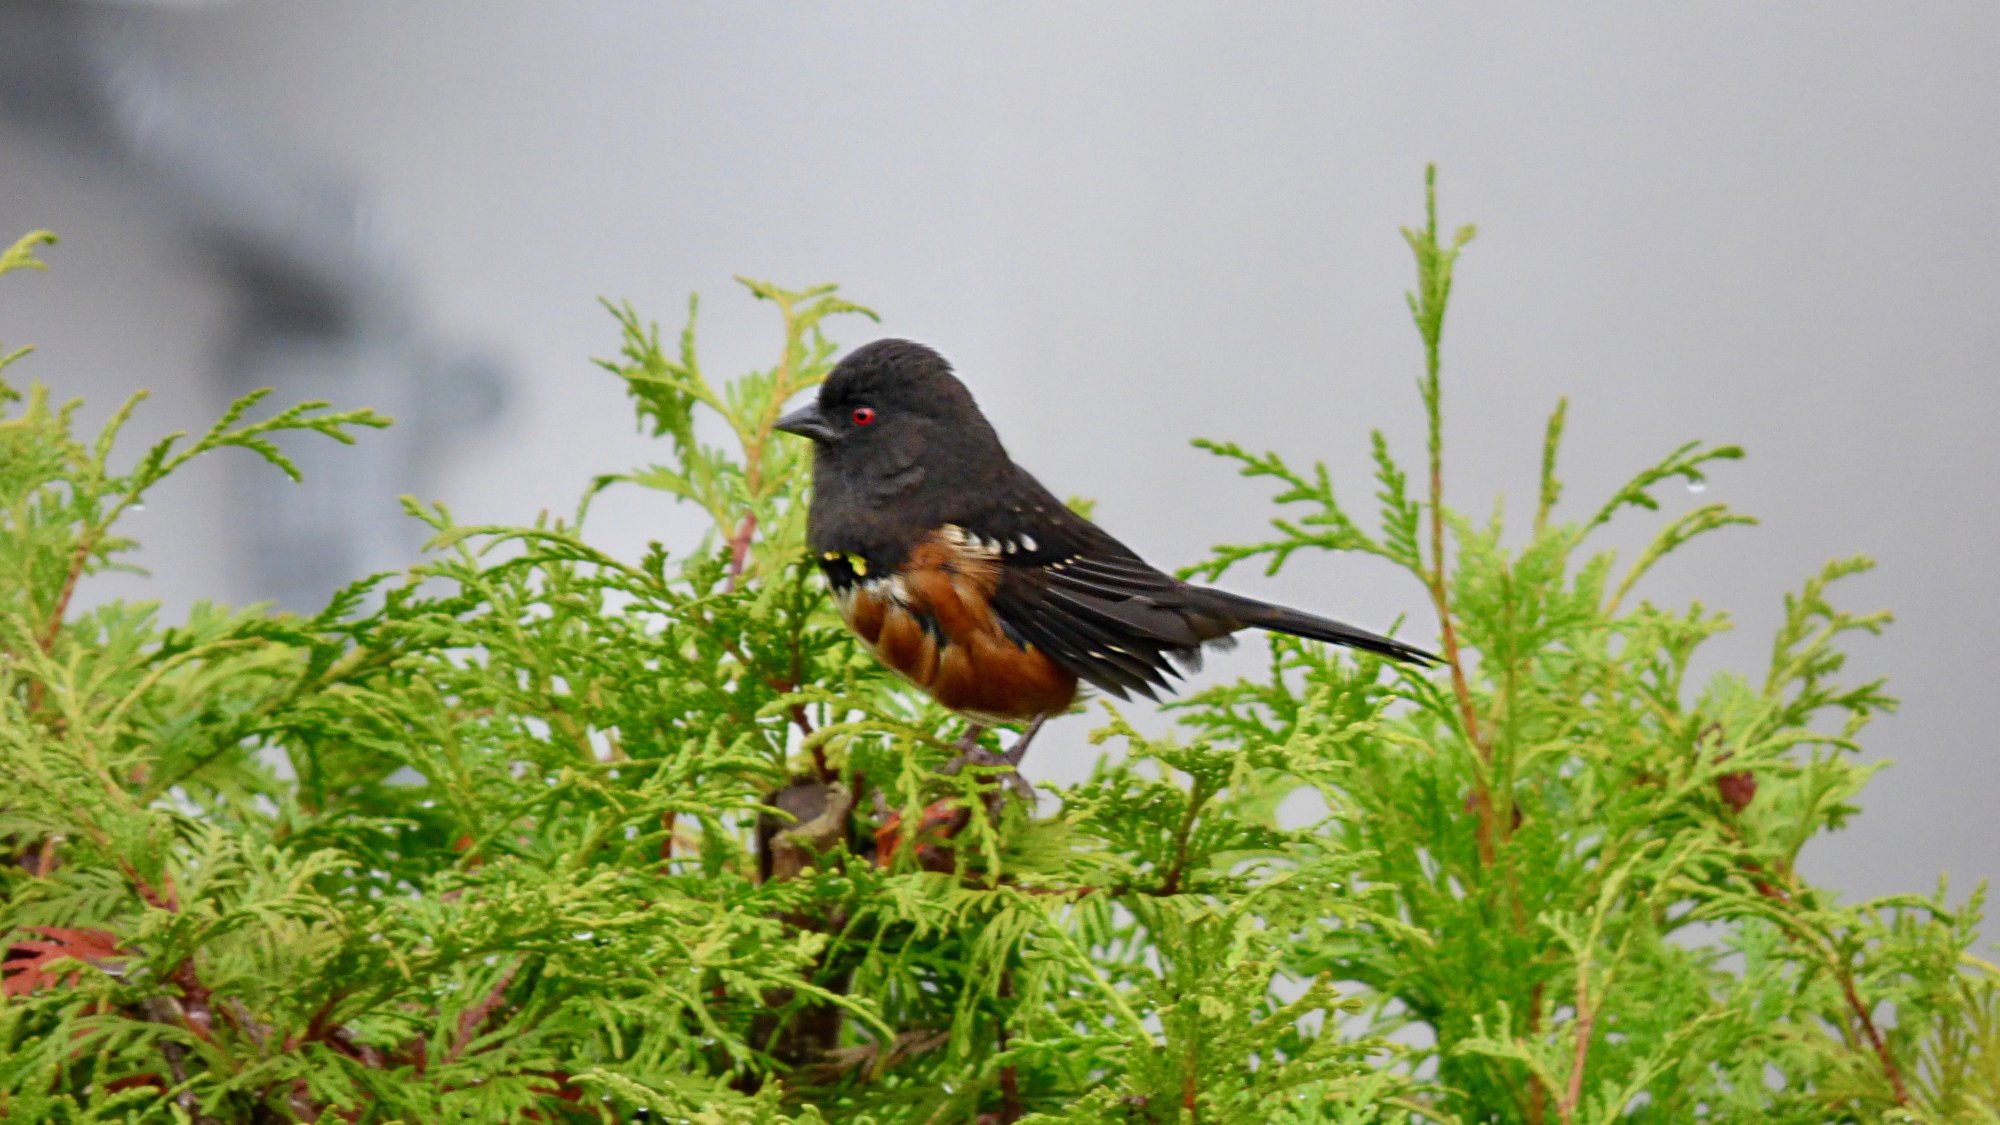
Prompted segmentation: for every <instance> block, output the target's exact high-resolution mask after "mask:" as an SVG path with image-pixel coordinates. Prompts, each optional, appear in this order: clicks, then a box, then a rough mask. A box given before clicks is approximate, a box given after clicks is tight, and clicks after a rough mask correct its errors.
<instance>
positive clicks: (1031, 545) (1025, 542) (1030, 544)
mask: <svg viewBox="0 0 2000 1125" xmlns="http://www.w3.org/2000/svg"><path fill="white" fill-rule="evenodd" d="M1011 549H1012V548H1009V550H1011ZM1021 549H1022V550H1023V551H1030V552H1032V551H1033V550H1034V549H1035V537H1034V536H1032V535H1023V536H1021Z"/></svg>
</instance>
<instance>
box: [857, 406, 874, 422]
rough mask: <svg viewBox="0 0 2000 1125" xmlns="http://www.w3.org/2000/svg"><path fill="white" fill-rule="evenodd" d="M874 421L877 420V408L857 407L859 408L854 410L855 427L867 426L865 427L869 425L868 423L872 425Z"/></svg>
mask: <svg viewBox="0 0 2000 1125" xmlns="http://www.w3.org/2000/svg"><path fill="white" fill-rule="evenodd" d="M874 420H875V408H874V407H872V406H857V407H855V408H854V424H855V425H857V426H865V425H867V424H868V423H870V422H873V421H874Z"/></svg>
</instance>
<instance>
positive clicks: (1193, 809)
mask: <svg viewBox="0 0 2000 1125" xmlns="http://www.w3.org/2000/svg"><path fill="white" fill-rule="evenodd" d="M1209 796H1210V794H1209V793H1205V792H1203V791H1202V785H1201V782H1199V781H1197V782H1195V783H1194V788H1192V789H1190V790H1189V791H1188V806H1187V811H1186V812H1185V813H1183V814H1182V815H1181V823H1180V827H1178V828H1176V829H1175V830H1174V858H1173V861H1172V862H1171V863H1169V864H1168V866H1167V877H1166V878H1165V879H1164V880H1162V881H1161V882H1160V894H1161V895H1163V896H1164V895H1175V894H1179V893H1180V890H1181V880H1182V879H1183V878H1185V877H1186V875H1187V861H1188V837H1190V836H1192V835H1193V834H1194V822H1195V818H1196V817H1197V816H1199V815H1200V814H1201V807H1202V806H1203V805H1204V804H1206V803H1208V798H1209Z"/></svg>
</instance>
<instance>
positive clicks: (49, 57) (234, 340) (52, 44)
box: [0, 0, 506, 609]
mask: <svg viewBox="0 0 2000 1125" xmlns="http://www.w3.org/2000/svg"><path fill="white" fill-rule="evenodd" d="M141 7H145V6H144V5H125V6H120V7H111V6H107V5H103V4H98V3H83V2H72V0H7V2H4V3H0V112H5V113H7V114H9V115H11V116H14V117H16V118H18V119H19V120H21V121H22V122H23V123H25V124H28V125H30V126H33V127H35V128H37V129H40V130H43V131H44V132H46V133H47V134H48V135H49V136H50V138H51V139H52V140H53V142H54V143H55V144H56V145H57V146H59V147H60V148H61V149H62V150H63V151H64V153H65V154H66V155H68V156H70V157H72V158H74V159H77V160H79V161H82V162H83V163H84V166H85V168H86V169H87V174H90V175H93V176H98V177H101V178H102V179H103V180H104V181H105V182H107V183H109V184H111V185H113V186H114V187H116V188H117V189H118V190H120V191H121V192H123V193H124V194H125V195H127V196H128V197H129V198H130V201H131V205H132V206H133V208H134V209H135V210H137V211H139V212H141V213H142V214H144V215H145V216H146V217H147V218H148V219H149V220H150V221H152V222H156V223H158V224H160V225H161V226H162V227H164V228H166V229H168V230H170V231H172V232H174V233H175V234H176V235H177V236H178V237H179V238H180V239H181V240H182V241H184V242H185V244H186V245H187V247H188V250H189V257H190V259H191V260H193V261H195V262H197V263H199V264H200V265H202V266H203V267H205V268H207V269H210V270H212V271H214V273H215V274H216V275H217V276H219V277H220V278H222V279H223V280H224V281H225V282H226V283H227V284H228V285H229V286H230V288H232V289H233V290H234V291H235V292H236V293H237V294H238V298H239V301H240V308H241V315H240V317H239V318H238V320H237V322H236V324H235V326H234V330H233V334H232V337H231V338H230V339H229V340H228V341H226V342H225V344H224V346H223V347H221V348H220V349H219V350H218V354H217V362H218V371H217V374H218V376H219V377H220V390H221V391H222V392H223V393H226V394H227V395H229V396H231V397H233V396H235V395H239V394H242V393H244V392H246V391H249V390H251V389H254V388H256V387H264V386H269V387H273V388H275V389H276V392H277V393H276V394H275V395H274V396H273V402H274V403H275V404H277V406H278V407H282V406H285V405H289V404H291V403H293V402H296V401H299V400H301V399H327V400H331V401H333V402H335V403H337V404H339V405H343V406H358V405H368V406H373V407H375V408H377V409H378V410H381V411H382V412H384V413H386V414H390V415H392V416H394V417H395V418H396V420H397V425H396V426H395V427H394V428H393V429H391V430H389V431H387V432H386V433H385V434H383V435H380V436H377V437H374V438H371V439H370V441H369V449H368V451H367V452H366V453H357V452H355V451H351V450H346V449H344V448H342V447H339V446H336V445H333V444H332V443H329V442H326V441H324V440H323V439H317V438H308V439H301V440H294V441H288V442H285V443H284V445H285V451H286V453H287V454H288V455H289V456H291V457H292V458H293V459H294V460H295V461H297V462H298V464H299V467H300V468H301V469H302V470H303V471H304V472H305V482H304V483H303V484H298V485H294V484H292V483H291V482H289V481H287V480H285V479H283V478H282V477H279V476H277V475H276V474H272V473H270V472H269V471H268V470H264V469H263V468H262V466H255V467H251V466H249V464H248V462H245V469H244V475H243V476H242V478H241V479H240V481H239V482H238V484H237V487H236V498H237V503H238V505H239V507H240V513H239V518H238V519H237V521H236V522H235V526H234V527H233V528H232V529H231V531H230V533H231V534H233V535H234V536H235V537H237V539H238V540H239V543H240V546H241V552H242V557H243V558H244V559H245V562H246V569H247V571H248V573H247V574H246V575H245V576H244V577H245V578H246V579H247V581H248V582H249V583H250V589H251V590H252V592H253V594H254V596H256V597H257V598H260V599H262V598H271V599H275V600H276V601H277V602H278V603H279V604H281V605H283V606H286V607H288V608H293V609H312V608H317V607H318V606H319V605H320V604H323V603H324V601H325V598H326V596H327V594H328V593H329V592H330V591H331V590H332V589H333V588H334V587H335V586H337V585H339V584H340V583H342V582H344V581H346V580H348V579H350V578H353V577H355V576H357V575H359V574H361V573H364V572H365V571H367V570H371V569H376V568H380V567H386V566H394V565H397V564H399V563H400V562H402V561H403V560H405V559H406V558H407V557H408V555H409V551H410V541H411V538H412V536H413V531H412V529H411V527H410V523H409V521H408V520H406V519H405V518H404V517H403V516H402V515H401V514H400V512H399V511H398V509H397V508H396V506H395V505H394V504H392V503H389V502H388V498H389V497H393V496H395V495H396V494H398V493H400V492H407V491H411V490H412V489H416V488H418V487H419V486H420V482H421V481H423V480H424V479H425V478H426V477H427V476H428V475H429V470H430V469H431V468H432V464H433V462H432V458H433V457H434V455H435V454H436V452H437V451H438V450H439V449H440V448H442V446H443V445H444V442H445V440H446V439H448V438H450V437H453V436H456V435H458V434H461V433H463V432H465V431H468V430H472V429H476V428H478V427H481V426H484V425H486V424H487V423H489V422H490V421H491V420H492V419H493V418H494V417H496V416H497V415H498V413H499V411H500V409H501V407H502V404H503V399H504V388H505V382H506V380H505V378H504V375H503V371H502V368H501V365H500V364H499V363H498V362H496V361H495V360H493V359H492V358H490V357H487V356H484V355H481V354H478V353H476V352H472V351H467V350H464V349H458V348H452V347H449V346H446V345H442V344H440V343H439V342H438V341H436V340H435V339H434V338H433V337H432V336H431V335H430V334H429V333H428V332H427V331H426V328H425V326H424V324H423V323H422V318H421V317H420V316H419V315H418V313H417V312H416V302H415V288H414V286H413V285H412V283H411V281H410V278H409V275H408V271H407V270H406V269H405V268H404V267H403V264H402V262H401V261H400V259H399V257H398V254H397V251H396V247H395V245H394V242H393V240H392V239H390V238H389V237H388V236H387V234H386V233H385V231H384V230H383V227H382V224H381V222H380V218H379V215H377V214H376V212H375V211H374V210H372V209H371V208H370V207H369V205H368V203H367V200H366V199H365V198H364V195H363V193H362V191H361V190H360V189H359V188H358V187H357V186H356V185H355V184H353V183H351V182H350V181H349V180H348V179H347V178H346V177H344V176H343V175H341V174H340V173H339V172H338V171H336V170H333V169H328V168H322V167H317V166H314V165H312V164H311V163H310V162H309V161H308V160H307V159H305V158H304V157H303V156H302V155H301V154H300V153H299V152H298V151H297V150H296V148H295V147H294V146H293V145H292V144H290V143H289V142H287V141H286V140H284V139H283V138H281V137H277V136H274V135H272V134H271V132H270V131H268V130H265V129H263V128H261V127H260V126H259V124H258V123H257V121H256V119H255V117H254V115H252V114H249V113H245V112H243V111H242V110H241V108H240V107H235V106H229V105H215V104H210V103H207V102H204V101H203V100H202V99H200V98H198V97H197V96H195V95H194V94H193V93H192V92H191V91H189V90H188V89H186V88H185V87H184V86H183V85H182V84H180V83H177V82H176V81H175V76H174V75H173V74H172V73H171V72H170V71H169V70H167V69H166V68H164V67H162V66H160V65H159V64H158V63H157V62H156V61H155V60H154V59H152V58H151V57H150V54H151V52H149V50H148V48H147V42H146V36H145V34H144V29H145V28H146V27H147V26H149V25H150V24H151V23H152V21H156V20H162V19H192V18H199V17H198V16H194V15H190V14H186V13H183V12H178V11H153V12H141V11H138V10H136V9H138V8H141Z"/></svg>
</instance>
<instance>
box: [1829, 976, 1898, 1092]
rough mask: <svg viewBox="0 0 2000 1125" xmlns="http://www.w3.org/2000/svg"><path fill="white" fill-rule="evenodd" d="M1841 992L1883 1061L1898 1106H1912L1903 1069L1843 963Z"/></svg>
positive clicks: (1883, 1071)
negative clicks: (1898, 1064) (1891, 1051)
mask: <svg viewBox="0 0 2000 1125" xmlns="http://www.w3.org/2000/svg"><path fill="white" fill-rule="evenodd" d="M1838 975H1839V977H1840V991H1841V994H1842V995H1844V996H1846V997H1847V1006H1848V1007H1850V1008H1852V1009H1854V1015H1855V1017H1856V1018H1857V1019H1859V1020H1860V1021H1861V1030H1862V1032H1863V1033H1864V1034H1866V1035H1867V1036H1868V1045H1869V1046H1870V1047H1872V1048H1874V1050H1875V1057H1876V1058H1878V1059H1880V1060H1882V1073H1884V1074H1886V1075H1888V1076H1889V1088H1890V1089H1891V1090H1894V1091H1895V1093H1896V1104H1897V1105H1909V1104H1910V1091H1909V1088H1908V1087H1906V1086H1904V1085H1903V1069H1902V1068H1901V1067H1899V1066H1897V1065H1896V1056H1895V1055H1893V1054H1891V1053H1890V1051H1889V1044H1888V1041H1887V1040H1885V1039H1883V1038H1882V1032H1881V1030H1880V1029H1878V1028H1877V1027H1876V1026H1875V1017H1874V1015H1873V1014H1871V1012H1870V1010H1869V1006H1868V1005H1866V1004H1863V1003H1862V1002H1861V994H1860V993H1859V992H1858V991H1856V989H1855V987H1854V972H1853V970H1851V969H1849V968H1848V967H1847V964H1846V963H1845V962H1844V961H1843V962H1842V963H1841V965H1840V969H1839V973H1838Z"/></svg>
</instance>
